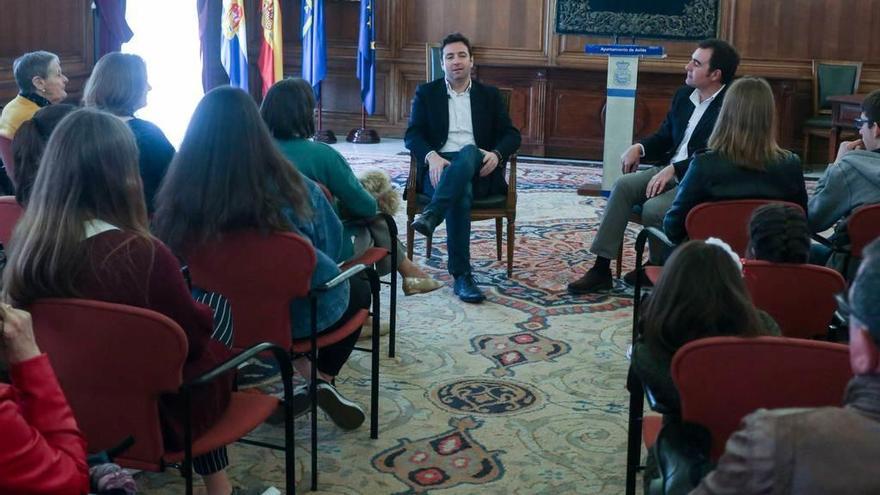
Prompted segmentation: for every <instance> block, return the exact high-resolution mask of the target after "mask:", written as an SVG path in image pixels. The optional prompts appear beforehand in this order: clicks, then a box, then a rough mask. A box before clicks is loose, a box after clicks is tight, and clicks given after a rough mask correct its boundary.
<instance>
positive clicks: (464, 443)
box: [373, 416, 504, 493]
mask: <svg viewBox="0 0 880 495" xmlns="http://www.w3.org/2000/svg"><path fill="white" fill-rule="evenodd" d="M482 424H483V422H482V421H480V420H478V419H475V418H473V417H471V416H465V417H463V418H452V419H451V420H450V421H449V425H450V426H452V430H448V431H446V432H443V433H441V434H439V435H435V436H432V437H426V438H420V439H417V440H410V439H408V438H402V439H400V440H398V443H397V445H396V446H394V447H392V448H390V449H388V450H386V451H384V452H382V453H380V454H379V455H377V456H376V457H374V458H373V466H374V467H375V468H376V469H378V470H379V471H381V472H385V473H391V474H393V475H394V476H395V477H396V478H397V479H398V480H399V481H401V482H403V483H405V484H406V485H407V486H408V487H409V488H410V489H409V490H408V491H405V492H400V493H424V492H426V491H428V490H429V489H431V490H435V489H441V488H452V487H455V486H458V485H462V484H475V485H482V484H486V483H490V482H492V481H495V480H496V479H498V478H500V477H501V476H503V475H504V466H502V464H501V460H500V458H499V457H500V454H502V453H503V452H501V451H494V452H490V451H489V450H488V449H486V448H485V447H483V446H482V445H481V444H480V443H479V442H477V441H476V440H475V439H474V438H473V437H472V436H471V431H472V430H475V429H477V428H479V427H480V426H482Z"/></svg>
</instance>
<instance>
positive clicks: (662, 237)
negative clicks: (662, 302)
mask: <svg viewBox="0 0 880 495" xmlns="http://www.w3.org/2000/svg"><path fill="white" fill-rule="evenodd" d="M648 237H653V238H655V239H657V240H658V241H660V242H662V243H663V244H665V245H667V246H669V247H671V248H674V247H675V244H673V243H672V241H670V240H669V238H668V237H666V234H664V233H663V231H662V230H660V229H658V228H657V227H645V228H643V229H642V230H641V232H639V235H637V236H636V270H637V271H638V270H640V269H641V268H642V260H643V259H644V255H645V243H646V242H648ZM641 304H642V277H640V276H639V277H636V284H635V287H634V289H633V322H632V339H633V342H635V341H636V338H638V333H639V330H638V329H639V309H640V306H641Z"/></svg>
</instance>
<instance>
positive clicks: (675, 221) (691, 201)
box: [663, 155, 711, 244]
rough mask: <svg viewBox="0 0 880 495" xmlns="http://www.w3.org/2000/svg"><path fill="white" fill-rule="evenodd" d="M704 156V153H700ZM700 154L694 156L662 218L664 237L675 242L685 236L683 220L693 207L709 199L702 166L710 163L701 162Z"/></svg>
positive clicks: (683, 238) (682, 239) (678, 241)
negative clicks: (670, 204)
mask: <svg viewBox="0 0 880 495" xmlns="http://www.w3.org/2000/svg"><path fill="white" fill-rule="evenodd" d="M702 156H705V155H702ZM701 161H702V158H701V156H698V157H695V158H694V159H693V162H692V163H691V165H690V167H688V171H687V173H686V174H685V175H684V179H682V181H681V184H679V186H678V192H677V193H676V194H675V199H674V200H673V201H672V206H671V207H670V208H669V211H668V212H666V216H665V217H664V218H663V231H664V232H666V237H668V238H669V240H670V241H672V242H674V243H675V244H679V243H681V242H682V241H684V240H685V239H686V238H687V231H686V230H685V220H686V219H687V215H688V213H689V212H690V211H691V209H693V207H695V206H697V205H698V204H700V203H702V202H704V201H706V200H708V199H709V197H710V194H709V191H708V189H707V187H706V184H707V182H706V181H707V179H708V178H707V177H704V175H705V173H704V171H703V168H704V166H706V165H709V166H711V165H710V164H703V163H701Z"/></svg>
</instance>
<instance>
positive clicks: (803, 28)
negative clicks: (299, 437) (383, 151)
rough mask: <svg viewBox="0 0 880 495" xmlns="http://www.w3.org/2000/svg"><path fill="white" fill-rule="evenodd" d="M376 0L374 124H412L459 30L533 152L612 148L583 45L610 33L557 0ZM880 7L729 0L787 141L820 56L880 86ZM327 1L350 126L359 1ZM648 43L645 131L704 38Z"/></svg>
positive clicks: (821, 0) (335, 74)
mask: <svg viewBox="0 0 880 495" xmlns="http://www.w3.org/2000/svg"><path fill="white" fill-rule="evenodd" d="M282 1H283V2H285V4H284V5H285V6H286V5H287V3H288V2H292V4H293V5H295V6H296V9H295V10H294V12H293V15H286V16H285V40H286V41H285V55H286V57H287V58H286V63H285V70H286V71H287V72H289V73H293V74H299V71H300V66H299V64H300V59H301V53H300V52H301V45H300V41H299V38H298V35H297V34H296V33H298V30H299V10H298V9H299V2H298V1H296V0H282ZM376 5H377V11H376V15H377V43H376V44H377V57H378V60H379V64H378V67H379V69H378V71H379V72H378V73H377V89H379V88H380V87H381V90H380V93H381V96H379V98H380V99H381V100H382V101H383V103H382V104H379V105H377V107H379V108H380V109H381V110H378V111H377V113H376V115H374V116H372V117H370V118H368V125H369V126H371V127H374V128H376V129H377V130H379V131H380V134H381V135H382V136H383V137H401V136H402V135H403V132H404V130H405V128H406V122H407V119H408V116H409V112H410V106H411V100H412V96H413V95H414V94H415V89H416V87H417V86H418V84H420V83H422V82H424V65H423V61H424V44H425V43H426V42H436V41H439V39H440V38H442V36H443V35H445V34H446V33H447V32H450V31H453V30H458V31H461V32H463V33H465V34H466V35H468V36H469V37H470V38H471V40H472V41H473V42H474V45H475V49H474V52H475V56H476V64H477V66H476V73H477V76H478V77H479V78H480V79H481V80H483V81H485V82H488V83H490V84H495V85H497V86H499V87H501V88H502V89H505V90H509V91H511V95H512V100H511V115H512V118H513V119H514V122H515V123H516V124H517V125H518V126H519V127H520V128H521V129H522V132H523V150H524V151H526V152H534V153H538V154H544V153H546V154H563V155H566V156H574V157H578V158H592V159H599V158H601V148H602V139H603V128H604V124H603V122H604V121H603V120H602V118H603V117H602V108H603V107H604V104H605V73H606V60H605V58H603V57H591V56H587V55H585V54H584V53H583V47H584V44H586V43H588V42H590V43H601V42H606V43H607V42H611V41H612V40H611V39H610V38H601V37H586V36H573V35H557V34H556V33H555V32H554V29H555V22H556V19H555V8H556V2H555V1H554V0H482V1H479V2H474V1H472V0H378V1H377V3H376ZM878 6H880V0H848V1H847V2H839V1H834V0H774V1H772V2H768V1H765V0H719V9H720V12H719V26H718V32H719V36H720V37H721V38H722V39H728V40H731V41H732V42H733V44H734V45H735V46H737V47H738V49H739V50H740V52H741V54H742V56H743V60H742V63H741V65H740V70H739V74H740V75H744V74H750V75H759V76H763V77H767V78H768V79H769V80H770V83H771V86H772V87H773V89H774V94H775V95H776V98H777V107H778V109H779V113H780V122H779V129H778V132H779V139H780V142H781V143H782V145H783V146H786V147H788V148H791V149H795V150H799V149H800V144H801V139H802V138H801V130H800V129H801V125H802V122H803V121H804V120H805V119H806V118H807V117H808V115H806V114H805V113H804V112H805V109H808V108H809V105H808V103H809V92H810V59H811V58H814V57H815V58H820V57H821V58H840V59H849V58H858V57H862V58H863V59H864V60H865V61H866V64H865V66H864V68H863V72H862V85H861V89H860V91H865V92H867V91H870V90H872V89H876V88H878V87H880V44H878V43H870V42H867V40H870V39H872V37H871V34H870V33H876V32H877V31H878V29H880V15H878V12H880V8H878ZM325 8H326V14H327V22H328V27H327V29H328V44H329V53H330V57H331V61H330V66H331V77H329V78H328V80H327V81H326V82H325V95H327V96H326V98H328V101H326V102H325V109H327V113H326V114H325V124H328V123H329V125H330V126H332V127H331V128H332V129H333V130H334V131H336V132H339V133H341V132H345V131H347V130H348V129H350V128H352V127H354V126H355V125H357V123H358V122H359V121H360V109H359V107H358V101H359V100H358V92H357V89H358V88H359V85H358V84H357V79H356V78H355V74H354V63H355V62H354V60H355V55H356V44H357V23H358V14H359V4H358V3H357V2H346V1H341V0H326V3H325ZM846 12H849V17H847V16H845V15H844V13H846ZM853 12H858V13H862V14H863V15H856V14H853ZM868 13H870V14H868ZM288 23H289V24H288ZM294 28H295V30H294V31H293V33H294V34H293V35H291V34H288V32H290V30H292V29H294ZM799 33H804V34H803V35H799ZM826 39H830V40H832V41H830V42H828V43H826V41H825V40H826ZM638 42H640V43H650V44H660V45H662V46H664V47H665V48H666V51H667V54H668V56H667V58H665V59H663V60H644V61H642V63H641V66H640V75H639V78H640V81H639V96H638V100H637V103H636V104H637V106H636V132H635V134H636V136H635V137H636V138H638V137H642V136H644V135H647V134H649V133H651V132H653V131H654V130H656V128H657V127H658V126H659V124H660V122H661V121H662V119H663V117H664V116H665V113H666V111H667V109H668V106H669V101H670V98H671V96H672V94H673V92H674V90H675V88H677V87H678V86H680V85H681V84H683V81H684V66H685V64H686V63H687V61H688V60H689V58H690V55H691V53H692V52H693V50H694V48H695V45H696V43H695V42H692V41H675V40H649V39H640V40H638ZM379 73H381V74H382V76H381V77H380V76H379ZM526 76H527V77H526ZM379 79H381V80H382V82H381V83H379ZM331 97H332V98H333V99H334V100H337V99H338V101H334V102H330V101H329V99H330V98H331Z"/></svg>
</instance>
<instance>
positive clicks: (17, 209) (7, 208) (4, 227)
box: [0, 196, 24, 251]
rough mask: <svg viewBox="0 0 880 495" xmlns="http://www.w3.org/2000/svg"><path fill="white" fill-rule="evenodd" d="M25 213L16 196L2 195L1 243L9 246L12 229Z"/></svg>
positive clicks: (0, 197)
mask: <svg viewBox="0 0 880 495" xmlns="http://www.w3.org/2000/svg"><path fill="white" fill-rule="evenodd" d="M23 214H24V209H23V208H22V207H21V205H20V204H18V201H16V200H15V196H0V244H3V245H4V246H9V239H11V238H12V231H13V230H15V225H16V224H17V223H18V220H19V219H20V218H21V216H22V215H23ZM7 251H8V249H7Z"/></svg>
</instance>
